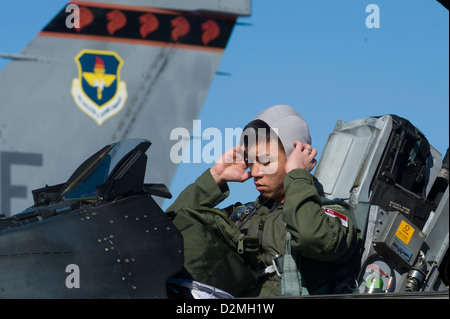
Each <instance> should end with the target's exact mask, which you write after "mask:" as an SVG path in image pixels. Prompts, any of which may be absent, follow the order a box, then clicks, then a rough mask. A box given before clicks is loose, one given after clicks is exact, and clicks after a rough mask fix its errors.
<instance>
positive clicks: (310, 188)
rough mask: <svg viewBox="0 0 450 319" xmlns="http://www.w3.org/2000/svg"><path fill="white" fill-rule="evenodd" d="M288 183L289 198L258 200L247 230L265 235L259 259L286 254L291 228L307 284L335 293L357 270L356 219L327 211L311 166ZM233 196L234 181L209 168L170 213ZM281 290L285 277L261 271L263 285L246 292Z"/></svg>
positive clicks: (289, 176)
mask: <svg viewBox="0 0 450 319" xmlns="http://www.w3.org/2000/svg"><path fill="white" fill-rule="evenodd" d="M284 187H285V200H284V203H274V202H273V201H271V200H266V199H264V198H261V197H259V198H258V199H257V200H256V202H255V203H254V205H255V207H254V210H253V211H252V212H250V214H251V216H250V217H249V218H248V219H247V220H246V222H245V223H244V224H243V225H242V227H241V232H242V233H243V234H246V235H248V236H252V237H258V238H259V245H260V252H259V255H258V259H259V262H260V265H261V268H262V269H264V268H266V267H268V266H271V265H272V257H273V256H276V255H277V254H279V255H284V254H285V245H286V229H287V230H288V231H289V232H290V233H291V234H292V247H293V248H294V249H295V250H296V251H297V252H298V253H297V254H293V255H295V257H296V260H297V265H300V269H299V270H300V273H301V276H302V285H303V286H304V287H305V288H307V289H308V291H309V293H310V294H325V293H334V292H336V291H337V290H339V288H338V287H337V286H336V285H337V283H338V282H339V281H342V280H343V279H345V278H348V277H349V275H350V273H351V272H355V271H356V268H354V259H355V258H353V261H352V263H353V265H347V263H348V262H350V260H351V259H352V258H351V257H352V256H353V255H355V254H354V251H355V249H354V248H355V246H356V242H357V230H356V228H355V225H354V223H353V220H352V219H351V217H350V216H348V212H347V210H346V209H345V208H344V207H342V206H338V205H333V206H332V207H330V208H331V210H328V214H327V213H326V212H325V209H324V208H323V207H322V201H321V197H320V196H319V193H318V191H317V189H316V187H315V183H314V178H313V176H312V175H311V174H310V173H309V172H308V171H306V170H303V169H295V170H292V171H291V172H289V173H288V174H287V175H286V177H285V179H284ZM228 195H229V189H228V186H227V185H224V186H222V187H219V186H218V185H217V184H216V183H215V181H214V179H213V178H212V176H211V173H210V172H209V170H207V171H205V172H204V173H203V174H202V175H201V176H200V177H199V178H198V179H197V180H196V181H195V182H194V183H193V184H191V185H190V186H188V187H187V188H186V189H185V190H184V191H183V192H182V193H181V194H180V195H179V197H178V198H177V200H176V201H175V202H174V203H173V204H172V205H171V206H170V207H169V208H168V209H167V212H174V213H177V212H178V211H180V210H182V209H183V208H185V207H189V208H192V209H199V210H201V209H202V208H213V207H215V206H216V205H217V204H219V203H220V202H221V201H223V200H224V199H225V198H226V197H227V196H228ZM240 207H241V205H239V204H237V205H234V206H231V207H228V208H226V209H224V210H223V211H224V212H226V213H227V214H228V215H229V216H231V215H232V214H233V213H234V212H235V211H236V209H239V208H240ZM339 213H340V215H339ZM338 216H340V217H341V218H339V217H338ZM175 221H176V217H175ZM175 225H176V223H175ZM280 294H281V280H280V278H279V276H278V275H277V274H276V273H269V274H266V275H264V276H261V277H260V278H259V280H258V284H257V286H256V287H255V288H254V289H253V290H252V291H250V292H249V293H248V294H246V296H260V297H271V296H279V295H280Z"/></svg>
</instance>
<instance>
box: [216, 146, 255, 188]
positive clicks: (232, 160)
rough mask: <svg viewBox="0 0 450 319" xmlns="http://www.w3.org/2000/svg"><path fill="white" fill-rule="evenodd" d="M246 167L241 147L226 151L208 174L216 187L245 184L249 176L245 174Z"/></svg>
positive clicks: (247, 173)
mask: <svg viewBox="0 0 450 319" xmlns="http://www.w3.org/2000/svg"><path fill="white" fill-rule="evenodd" d="M247 168H248V165H247V163H246V161H245V159H244V150H243V148H242V147H241V146H239V145H236V146H235V147H233V148H231V149H229V150H228V151H226V152H225V153H224V154H223V155H222V156H221V157H220V158H219V159H218V160H217V161H216V163H215V164H214V166H213V167H211V168H210V172H211V175H212V177H213V178H214V180H215V181H216V183H217V185H219V186H221V185H223V184H225V183H226V182H245V181H246V180H248V179H249V178H250V177H251V175H250V172H248V171H247V172H246V170H247Z"/></svg>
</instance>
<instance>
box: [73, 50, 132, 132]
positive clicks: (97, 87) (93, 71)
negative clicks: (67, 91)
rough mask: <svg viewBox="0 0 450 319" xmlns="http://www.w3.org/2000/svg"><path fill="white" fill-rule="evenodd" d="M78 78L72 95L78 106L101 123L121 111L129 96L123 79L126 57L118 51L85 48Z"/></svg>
mask: <svg viewBox="0 0 450 319" xmlns="http://www.w3.org/2000/svg"><path fill="white" fill-rule="evenodd" d="M75 62H76V64H77V67H78V78H75V79H73V80H72V91H71V93H72V96H73V98H74V100H75V103H76V104H77V106H78V107H79V108H80V109H81V110H82V111H83V112H84V113H86V114H87V115H89V116H90V117H92V118H93V119H94V120H95V121H96V122H97V124H98V125H102V124H103V122H104V121H105V120H107V119H108V118H110V117H111V116H113V115H115V114H117V113H118V112H119V111H120V110H121V109H122V108H123V106H124V105H125V101H126V99H127V97H128V94H127V86H126V84H125V82H123V81H120V69H121V68H122V65H123V60H122V59H121V58H120V56H119V55H118V54H117V53H116V52H112V51H100V50H87V49H85V50H82V51H81V52H80V53H79V54H78V55H77V56H76V57H75Z"/></svg>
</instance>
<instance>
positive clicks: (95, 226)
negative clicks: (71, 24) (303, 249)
mask: <svg viewBox="0 0 450 319" xmlns="http://www.w3.org/2000/svg"><path fill="white" fill-rule="evenodd" d="M113 2H114V3H113V4H112V2H111V1H108V2H102V1H97V2H95V3H94V2H90V1H83V2H75V3H78V4H79V5H80V7H84V8H85V9H82V10H80V11H81V14H83V12H84V14H85V15H86V17H90V16H91V15H90V14H89V13H87V12H88V11H86V9H87V10H89V11H90V12H91V14H92V16H91V18H82V19H81V21H80V22H81V30H79V31H76V30H71V29H70V28H67V27H66V25H65V21H66V18H67V15H68V13H67V12H65V10H64V8H63V9H62V10H61V12H60V13H59V14H58V15H57V16H56V17H55V19H54V20H52V22H50V23H49V25H47V26H46V27H45V28H44V30H43V31H42V32H41V34H40V35H39V36H38V37H37V38H36V39H35V40H34V41H33V42H32V43H31V44H30V45H29V46H28V47H27V48H26V49H25V50H24V52H22V53H21V54H20V56H18V57H17V56H16V57H13V61H12V63H10V65H8V67H7V68H5V70H4V71H3V72H2V73H1V75H0V96H5V101H6V102H5V103H4V105H5V106H6V107H5V108H2V109H1V110H0V112H2V113H1V114H2V116H1V119H4V117H3V114H5V116H8V117H9V120H8V121H7V122H6V121H5V122H2V123H1V124H0V125H1V126H0V129H1V133H2V144H1V149H0V168H1V170H0V174H1V175H0V177H1V184H0V192H1V194H2V196H4V197H2V198H1V199H2V202H1V203H2V207H4V208H8V209H12V205H11V199H12V198H21V197H25V193H26V192H27V191H28V189H31V190H33V191H32V192H31V195H30V198H32V201H33V203H32V204H31V205H29V206H27V207H29V208H28V209H26V210H23V207H21V208H20V209H18V210H17V211H19V212H20V213H16V214H5V216H3V217H0V298H167V297H175V298H189V297H191V298H192V297H193V296H194V293H192V291H191V289H193V287H194V290H197V292H198V291H199V288H198V287H199V286H198V285H197V286H195V285H193V284H192V283H190V285H185V286H182V285H180V283H179V282H178V283H177V284H172V285H170V284H169V286H168V285H167V282H168V281H170V278H171V276H173V275H175V274H176V273H178V272H179V271H180V270H181V269H182V267H183V238H182V236H181V234H180V232H179V231H178V230H177V229H176V228H175V227H174V226H173V224H172V222H171V219H170V216H167V215H166V214H164V212H163V211H162V210H161V208H160V207H159V205H158V203H157V201H155V199H154V198H153V197H154V196H155V197H166V198H168V197H170V196H171V195H170V191H169V190H168V189H167V188H166V187H165V186H164V185H163V184H160V183H169V182H170V180H171V178H172V176H173V171H174V167H175V164H173V163H172V162H171V161H170V158H168V156H167V157H164V154H169V149H168V145H167V143H165V142H164V143H160V141H165V140H166V138H167V136H169V135H170V131H171V129H172V128H174V127H188V125H189V124H190V123H192V119H194V118H195V117H196V116H197V114H198V111H199V110H200V107H201V101H202V100H203V98H204V95H205V92H206V87H207V86H209V84H210V82H211V79H212V77H213V76H214V73H215V72H216V68H217V65H218V63H219V60H220V56H221V54H222V53H223V50H224V45H225V44H226V41H227V40H228V37H226V39H224V43H222V44H221V45H220V46H219V48H217V47H214V48H210V47H208V48H205V47H204V46H207V45H208V43H210V44H211V45H213V41H214V40H211V37H212V38H214V36H209V37H205V38H204V39H201V37H200V40H199V39H195V38H189V36H188V34H185V35H181V34H184V33H185V32H186V30H187V27H186V22H188V23H189V25H190V26H191V27H193V26H195V25H197V26H199V25H200V26H201V25H203V24H205V23H206V22H207V21H210V20H214V21H213V22H216V25H218V26H220V27H222V26H223V24H225V25H227V26H228V28H232V25H234V20H235V18H236V16H239V15H248V14H250V4H249V2H248V1H237V0H236V1H228V2H226V1H193V2H189V4H184V2H185V1H176V0H173V1H151V3H152V8H151V9H150V8H148V7H147V6H146V5H144V1H135V2H134V3H133V6H132V7H131V6H130V5H129V4H127V5H124V4H120V2H119V1H113ZM439 2H441V3H442V4H443V5H444V6H445V7H446V8H447V9H448V3H447V2H443V1H439ZM148 3H149V2H148V1H146V2H145V4H148ZM180 3H183V6H181V7H180ZM225 3H226V4H227V6H225V7H224V4H225ZM228 5H229V6H228ZM117 11H120V12H117ZM111 12H114V13H113V14H112V13H111ZM195 12H197V13H198V12H201V14H200V16H198V15H197V14H196V13H195ZM147 13H151V14H152V15H153V16H154V17H155V18H157V19H158V21H159V22H160V23H161V24H160V25H162V22H163V21H165V22H168V23H169V24H168V25H170V26H171V27H168V30H169V33H168V34H166V36H167V35H168V36H169V40H167V38H166V40H164V41H163V40H161V39H162V37H163V35H155V38H152V39H148V38H150V36H151V33H152V32H157V31H156V29H155V30H154V31H149V30H152V29H154V28H155V25H156V24H155V22H154V21H155V20H154V18H152V16H150V15H146V14H147ZM222 14H225V15H222ZM144 15H146V16H145V17H146V18H145V19H144V18H142V19H140V18H139V17H141V16H144ZM180 16H181V17H182V18H184V20H183V19H177V18H178V17H180ZM92 17H94V18H95V19H93V18H92ZM98 17H102V18H101V19H100V18H98ZM124 17H125V20H127V21H129V20H131V19H132V18H137V20H135V21H141V22H142V23H141V24H140V25H141V26H142V24H143V23H144V21H153V22H152V25H153V27H152V28H151V27H148V28H146V29H145V30H142V33H143V34H145V37H144V36H142V34H141V32H140V31H141V30H139V31H136V32H137V33H136V32H135V33H134V34H133V33H132V32H131V31H130V30H128V29H126V25H125V26H124V25H123V21H124ZM230 17H231V18H230ZM97 18H98V20H99V21H102V22H103V29H101V30H102V31H99V30H100V27H99V26H95V28H93V29H89V25H91V26H92V24H93V23H94V21H96V19H97ZM115 19H117V20H115ZM196 19H200V20H199V21H196ZM230 19H231V21H232V23H231V25H228V23H230V22H229V21H230ZM219 20H220V21H219ZM107 21H109V22H111V21H115V22H114V23H111V24H108V23H106V27H105V22H107ZM172 21H173V24H172ZM218 21H219V22H218ZM223 21H225V22H223ZM213 22H209V23H207V24H205V27H204V29H203V31H204V32H203V33H201V32H200V33H198V34H197V35H201V34H204V33H206V30H207V28H208V25H209V26H211V25H214V23H213ZM134 25H135V26H136V23H135V24H134ZM137 25H139V24H137ZM108 26H109V28H108ZM177 26H181V29H182V30H181V31H180V30H178V31H177V32H181V33H177V32H174V33H172V31H174V29H176V28H177ZM212 28H213V29H214V28H215V27H212ZM120 30H124V32H125V31H127V32H125V33H124V34H122V33H120ZM183 30H184V31H183ZM215 30H216V32H215V34H217V28H215ZM220 30H222V29H220ZM228 32H231V30H229V31H228ZM228 36H229V34H228ZM110 37H113V39H112V40H111V38H110ZM139 37H141V38H139ZM183 37H185V38H183ZM170 38H171V39H172V40H170ZM174 38H177V39H178V40H177V41H178V42H175V41H174ZM183 39H184V40H183ZM216 39H218V38H217V37H216ZM54 41H56V42H54ZM142 41H144V42H145V43H143V42H142ZM146 41H149V42H148V43H147V42H146ZM183 41H185V42H183ZM55 43H58V45H62V49H61V50H60V51H61V52H59V51H58V53H55V52H47V51H48V49H47V48H48V47H51V46H52V45H55ZM137 43H139V44H137ZM205 43H206V44H205ZM222 46H223V47H222ZM199 47H200V48H201V49H200V48H199ZM205 49H206V50H205ZM149 57H150V58H149ZM141 60H142V61H143V62H142V64H139V65H136V64H133V63H129V64H128V65H129V66H128V67H129V68H130V69H131V70H130V69H129V70H128V71H125V70H126V69H127V61H141ZM122 61H123V63H122ZM186 61H190V62H189V63H187V62H186ZM86 65H87V66H86ZM111 65H112V66H111ZM54 66H57V67H54ZM63 66H65V67H66V69H67V70H69V69H72V70H71V71H67V72H64V73H63V74H60V70H61V68H62V67H63ZM110 68H113V71H114V72H113V71H111V69H110ZM191 68H192V69H191ZM25 69H26V70H28V71H32V72H30V76H29V81H30V83H28V80H27V81H24V84H23V85H24V87H25V89H26V90H27V91H29V92H30V94H31V95H32V96H33V99H35V100H33V101H34V102H36V101H39V103H34V104H33V105H37V107H36V109H35V110H32V111H31V114H32V115H29V114H28V112H29V110H30V108H29V105H32V104H31V101H32V98H30V97H29V95H19V96H15V95H14V94H11V92H10V91H12V90H13V89H12V88H13V87H14V85H13V84H14V81H13V80H14V79H16V80H17V78H16V76H17V75H14V74H15V72H17V71H19V72H23V70H25ZM119 69H120V70H119ZM119 71H120V72H119ZM42 72H44V74H46V76H45V77H42V76H41V75H42V74H43V73H42ZM35 73H36V74H35ZM178 75H180V77H181V79H180V78H179V77H178ZM53 77H56V79H54V78H53ZM190 77H194V78H195V79H197V80H198V81H189V78H190ZM201 79H202V80H201ZM186 80H188V81H187V82H188V83H187V84H186V83H185V82H184V81H186ZM122 82H123V83H124V84H123V85H121V83H122ZM189 82H195V83H189ZM37 83H39V85H38V87H42V85H44V86H49V87H55V91H54V94H53V93H52V94H49V93H48V91H46V92H47V93H46V94H45V93H43V92H42V91H39V90H38V91H39V92H35V90H32V89H31V88H32V87H33V88H34V87H35V86H36V85H37ZM67 83H69V84H67ZM114 83H116V84H114ZM200 84H201V85H200ZM114 85H116V87H115V90H114V91H113V92H109V91H108V89H109V88H110V87H112V88H114ZM7 86H9V87H10V89H9V91H8V90H7V89H5V87H7ZM125 87H126V95H125V94H124V93H123V92H124V88H125ZM175 88H176V89H175ZM172 89H174V90H181V91H180V92H182V93H180V95H178V94H168V93H167V91H168V90H169V91H170V90H172ZM121 90H122V93H121V92H120V91H121ZM199 92H200V93H199ZM108 94H109V96H110V97H108ZM121 94H124V95H121ZM103 95H105V97H103ZM125 96H126V98H125ZM86 97H87V98H89V99H87V98H86ZM121 97H122V98H123V99H124V100H126V101H125V103H124V105H123V106H122V107H118V105H119V104H120V103H121V100H120V98H121ZM83 98H86V99H83ZM103 99H106V102H104V104H102V107H103V108H102V107H97V108H94V109H92V106H93V105H94V106H95V104H96V103H97V104H100V103H101V102H103V101H104V100H103ZM55 101H56V102H55ZM111 101H113V102H111ZM77 103H79V104H77ZM158 103H159V104H158ZM199 103H200V104H199ZM9 104H11V105H14V112H13V108H9V106H8V105H9ZM55 104H57V106H55ZM161 105H164V108H162V106H161ZM27 106H28V107H27ZM58 107H60V109H59V108H58ZM83 107H84V108H83ZM90 107H91V108H90ZM25 108H26V110H27V112H25V111H21V110H25ZM55 108H56V110H55ZM117 108H119V110H117ZM106 109H108V112H106V113H105V114H102V112H101V111H102V110H106ZM15 112H16V113H15ZM151 114H153V115H151ZM154 114H158V116H155V115H154ZM44 115H45V116H44ZM28 116H29V117H28ZM33 119H34V120H33ZM2 121H3V120H2ZM11 121H15V122H11ZM72 121H73V122H72ZM31 122H37V123H35V125H36V126H34V127H27V125H29V124H30V123H31ZM12 123H17V124H12ZM49 123H60V124H61V125H58V126H56V127H55V126H54V125H49ZM80 123H83V124H82V125H80ZM183 125H184V126H183ZM20 126H23V127H22V130H20ZM80 127H82V129H80ZM36 131H38V132H39V134H33V133H32V132H36ZM75 132H76V134H75ZM27 134H29V135H30V136H27ZM431 142H432V141H427V140H426V138H425V137H424V136H423V135H422V134H421V133H420V128H415V127H414V125H413V123H409V122H408V121H407V119H402V118H399V117H397V116H395V115H389V114H387V115H384V116H379V117H369V118H364V119H357V120H354V121H350V122H343V121H337V123H336V126H335V128H334V130H333V131H332V132H331V134H330V136H329V139H328V142H327V144H326V146H325V148H324V150H323V154H322V157H321V158H320V160H319V162H318V164H317V167H316V170H315V173H314V175H315V177H316V178H317V180H318V186H319V187H320V189H321V191H322V192H323V195H324V197H325V199H328V200H330V201H334V200H335V199H336V198H339V200H340V201H343V202H345V204H346V205H348V206H349V208H351V211H352V212H353V214H354V216H353V217H354V220H355V223H356V225H357V227H358V229H360V231H361V232H360V234H361V237H360V240H359V246H358V247H359V249H360V253H361V255H360V257H361V259H360V261H361V264H360V272H359V274H358V275H357V278H356V280H355V283H354V285H353V293H352V294H343V295H340V296H338V295H333V296H332V297H333V298H448V281H449V278H448V274H449V261H448V260H449V259H448V245H449V228H448V224H449V188H448V172H449V163H448V151H447V154H446V155H445V156H444V158H443V157H442V154H440V153H439V152H438V151H436V149H435V148H434V147H433V146H432V144H431ZM149 147H150V149H149ZM93 149H95V150H98V149H99V151H98V152H97V153H95V154H93V155H92V150H93ZM147 149H149V157H150V159H149V160H147V155H146V151H147ZM337 149H339V152H337V151H336V150H337ZM80 163H82V164H81V165H80ZM13 166H20V167H21V168H24V170H23V174H24V175H25V174H27V176H23V182H16V181H20V178H19V177H17V176H14V177H13V170H12V169H11V168H12V167H13ZM156 167H164V170H161V169H160V170H156ZM75 168H76V169H75ZM416 168H417V169H416ZM33 169H36V175H35V174H34V172H31V171H30V170H33ZM70 172H73V173H72V174H71V175H70ZM149 172H151V173H150V175H151V181H152V182H156V183H158V184H147V183H146V182H145V181H147V180H150V178H149V177H148V175H149ZM37 173H39V174H42V175H41V176H40V175H39V174H37ZM16 174H17V173H16ZM30 175H33V178H30ZM410 176H413V177H412V178H411V177H410ZM25 177H27V178H28V179H30V181H29V180H28V179H25ZM25 185H26V187H25ZM44 185H50V186H44ZM27 195H28V194H27ZM325 199H324V200H325ZM11 211H13V210H11ZM4 212H7V210H5V211H4ZM80 274H81V276H80ZM172 283H173V281H172ZM167 287H169V289H168V288H167ZM205 287H206V286H202V288H203V289H206V288H205ZM171 288H175V289H176V290H171ZM219 288H220V287H219ZM173 291H178V292H181V293H180V295H177V293H175V295H174V293H173ZM206 291H207V292H208V294H209V297H216V298H220V297H228V298H229V297H231V296H230V295H228V294H227V293H226V292H221V291H220V290H219V289H218V290H217V291H212V292H211V291H210V290H206ZM204 292H205V290H204ZM203 296H205V295H203ZM285 297H290V298H293V297H296V296H285ZM317 297H320V298H324V297H329V296H323V295H322V296H303V297H300V298H317Z"/></svg>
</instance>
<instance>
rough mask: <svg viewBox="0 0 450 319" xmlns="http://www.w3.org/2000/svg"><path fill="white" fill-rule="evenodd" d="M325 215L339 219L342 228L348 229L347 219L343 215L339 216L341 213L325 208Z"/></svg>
mask: <svg viewBox="0 0 450 319" xmlns="http://www.w3.org/2000/svg"><path fill="white" fill-rule="evenodd" d="M325 214H327V215H328V216H331V217H333V218H339V220H340V221H341V224H342V226H344V227H348V217H347V216H345V215H344V214H341V213H339V212H337V211H335V210H332V209H329V208H325Z"/></svg>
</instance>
